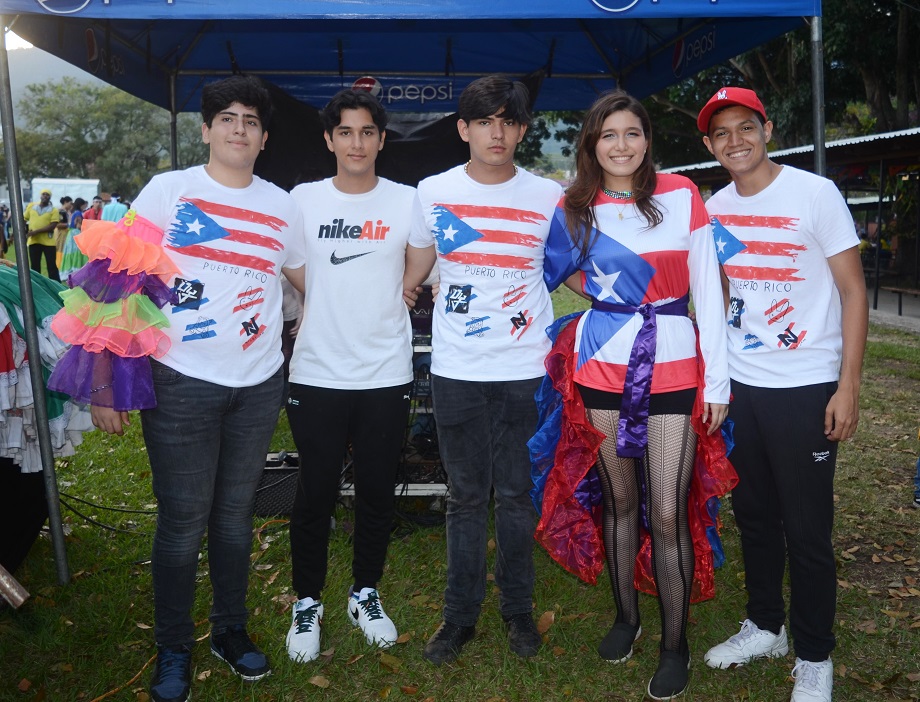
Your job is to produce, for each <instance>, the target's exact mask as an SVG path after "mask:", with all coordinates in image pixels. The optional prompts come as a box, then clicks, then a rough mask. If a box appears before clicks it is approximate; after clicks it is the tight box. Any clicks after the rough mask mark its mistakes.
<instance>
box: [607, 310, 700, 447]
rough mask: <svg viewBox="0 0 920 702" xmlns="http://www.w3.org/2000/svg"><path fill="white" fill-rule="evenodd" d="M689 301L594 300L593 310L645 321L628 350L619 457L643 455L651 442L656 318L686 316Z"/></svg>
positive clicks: (618, 435)
mask: <svg viewBox="0 0 920 702" xmlns="http://www.w3.org/2000/svg"><path fill="white" fill-rule="evenodd" d="M689 304H690V295H689V294H687V295H684V296H683V297H680V298H678V299H676V300H672V301H671V302H667V303H665V304H663V305H660V306H658V307H655V306H654V305H652V304H650V303H646V304H644V305H639V306H635V305H616V304H613V303H610V302H601V301H600V300H591V309H594V310H599V311H601V312H614V313H619V314H630V315H632V314H636V313H639V314H641V315H642V320H643V321H642V328H641V329H639V333H638V334H637V335H636V340H635V341H634V342H633V347H632V351H630V353H629V365H628V366H626V379H625V380H624V381H623V402H622V404H621V405H620V423H619V426H618V427H617V455H618V456H621V457H623V458H641V457H642V456H643V455H645V447H646V446H647V445H648V405H649V395H650V394H651V389H652V369H653V368H654V367H655V349H656V346H657V338H658V334H657V323H656V321H655V317H656V316H657V315H659V314H668V315H674V316H676V317H686V316H687V314H688V313H689V311H690V310H689Z"/></svg>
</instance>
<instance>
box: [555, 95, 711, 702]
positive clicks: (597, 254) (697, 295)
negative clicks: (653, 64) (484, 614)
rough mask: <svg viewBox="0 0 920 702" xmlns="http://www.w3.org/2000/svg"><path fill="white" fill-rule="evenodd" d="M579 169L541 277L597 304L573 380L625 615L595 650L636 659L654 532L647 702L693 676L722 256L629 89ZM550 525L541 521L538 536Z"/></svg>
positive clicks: (589, 125) (597, 107) (585, 135)
mask: <svg viewBox="0 0 920 702" xmlns="http://www.w3.org/2000/svg"><path fill="white" fill-rule="evenodd" d="M576 166H577V175H576V178H575V182H574V183H573V184H572V185H571V187H570V188H569V189H568V191H567V192H566V195H565V198H564V200H563V201H562V202H561V203H560V205H559V207H558V208H557V211H556V215H555V218H554V221H553V224H552V228H551V231H550V234H549V239H548V241H547V244H546V259H545V262H544V271H545V273H544V277H545V279H546V283H547V286H548V287H549V289H550V290H553V289H555V288H556V287H558V286H559V285H560V284H561V283H563V282H566V284H567V285H568V286H569V287H571V288H573V289H574V290H576V292H578V293H579V294H582V295H583V296H585V297H587V298H589V299H590V300H591V309H590V310H589V311H587V312H586V313H585V314H584V315H582V316H581V317H580V319H579V320H578V322H577V328H576V329H575V333H574V363H573V365H572V372H571V379H572V380H573V381H574V384H575V387H576V388H577V392H576V393H574V394H576V395H580V399H581V400H582V401H583V403H584V408H585V414H586V416H587V420H588V422H590V425H591V426H592V427H593V430H591V431H592V432H594V433H595V434H596V435H597V436H598V442H599V448H598V450H597V463H596V470H597V473H598V476H599V478H600V483H601V492H602V496H603V518H602V523H603V525H602V539H603V544H604V550H605V552H606V563H607V569H608V571H609V574H610V580H611V583H612V586H613V597H614V601H615V603H616V609H617V614H616V620H615V622H614V625H613V628H612V629H611V630H610V632H609V633H608V634H607V635H606V636H605V637H604V639H603V641H602V642H601V644H600V647H599V649H598V652H599V653H600V655H601V657H602V658H604V659H606V660H608V661H610V662H612V663H622V662H625V661H626V660H627V659H628V658H629V657H630V656H631V655H632V648H633V642H634V641H635V640H636V639H637V638H638V637H639V635H640V634H641V633H642V627H641V625H640V621H639V605H638V592H637V590H636V587H635V586H634V568H635V564H636V557H637V554H638V552H639V549H640V522H644V523H645V525H646V528H647V529H648V532H649V534H650V536H651V554H652V555H651V570H652V573H653V575H654V580H655V584H656V586H657V591H658V594H659V603H660V610H661V626H662V635H661V646H660V659H659V664H658V669H657V671H656V672H655V675H654V677H652V679H651V681H650V682H649V685H648V694H649V696H650V697H652V699H656V700H665V699H671V698H672V697H676V696H677V695H680V694H681V693H682V692H683V691H684V689H685V688H686V686H687V681H688V677H689V673H688V668H689V665H690V651H689V648H688V645H687V615H688V611H689V606H690V597H691V591H692V587H693V580H694V545H693V540H692V538H691V533H690V527H689V526H688V499H687V498H688V492H689V490H690V485H691V478H692V477H693V474H694V459H695V448H696V443H697V435H696V433H695V431H694V428H693V426H692V425H691V414H692V411H693V408H694V403H695V401H696V395H697V392H701V393H702V403H701V407H702V409H701V415H702V416H701V418H702V424H700V425H699V426H700V427H702V428H703V431H704V432H706V433H708V434H710V435H711V434H713V433H714V432H716V431H717V430H718V429H719V426H720V425H721V424H722V421H723V420H724V419H725V416H726V414H727V411H728V397H729V385H728V369H727V362H726V342H725V329H724V327H725V315H724V307H723V303H722V292H721V284H720V280H719V266H718V260H717V258H716V251H715V244H714V241H713V237H712V232H711V229H710V225H709V219H708V217H707V215H706V210H705V207H704V205H703V201H702V199H701V198H700V195H699V192H698V191H697V189H696V187H695V186H694V185H693V184H692V183H691V182H690V181H689V180H687V179H686V178H684V177H682V176H675V175H665V174H656V172H655V169H654V165H653V160H652V129H651V124H650V121H649V117H648V113H647V112H646V111H645V109H644V108H643V107H642V104H641V103H640V102H639V101H638V100H636V99H635V98H633V97H631V96H630V95H628V94H626V93H625V92H622V91H616V92H611V93H605V94H604V95H602V96H601V97H600V98H598V100H597V101H596V102H595V103H594V105H592V107H591V109H590V110H589V111H588V113H587V115H586V116H585V122H584V125H583V127H582V131H581V135H580V137H579V141H578V151H577V162H576ZM691 296H692V298H693V307H694V310H695V315H696V320H697V323H698V325H699V342H700V347H701V349H702V355H703V360H704V361H705V371H704V372H703V373H702V375H701V374H700V371H699V368H698V360H697V334H696V333H695V331H694V325H693V322H692V321H691V319H690V317H689V316H688V304H689V299H690V297H691ZM570 337H571V335H570ZM561 338H562V337H560V339H561ZM547 367H548V368H549V367H550V366H549V362H548V365H547ZM701 377H702V378H703V379H704V380H703V381H702V383H701V381H700V378H701ZM594 430H596V431H594ZM563 433H565V432H563ZM557 461H558V456H557ZM546 516H547V514H546V503H545V502H544V517H546ZM543 526H544V523H543V521H542V520H541V527H540V528H538V538H539V537H540V536H541V529H542V527H543Z"/></svg>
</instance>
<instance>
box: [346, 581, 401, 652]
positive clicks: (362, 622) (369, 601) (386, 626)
mask: <svg viewBox="0 0 920 702" xmlns="http://www.w3.org/2000/svg"><path fill="white" fill-rule="evenodd" d="M348 615H349V616H348V618H349V619H351V623H352V624H354V625H355V626H357V627H360V628H361V631H362V632H364V638H366V639H367V642H368V643H369V644H371V645H372V646H379V647H380V648H389V647H390V646H392V645H393V644H395V643H396V638H397V636H399V634H397V633H396V625H395V624H394V623H393V621H392V620H391V619H390V618H389V617H388V616H387V614H386V612H384V611H383V605H382V604H381V603H380V595H378V594H377V591H376V590H375V589H374V588H372V587H365V588H362V589H361V591H360V592H353V593H351V595H349V597H348Z"/></svg>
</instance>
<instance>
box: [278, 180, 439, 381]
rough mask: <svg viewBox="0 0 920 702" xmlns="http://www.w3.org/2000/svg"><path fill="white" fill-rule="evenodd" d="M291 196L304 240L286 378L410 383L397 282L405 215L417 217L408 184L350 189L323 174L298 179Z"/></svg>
mask: <svg viewBox="0 0 920 702" xmlns="http://www.w3.org/2000/svg"><path fill="white" fill-rule="evenodd" d="M291 195H292V196H293V197H294V200H295V201H296V202H297V205H298V206H299V208H300V211H301V213H302V215H303V219H304V232H305V235H306V246H307V268H306V295H305V298H304V317H303V323H302V324H301V327H300V332H299V333H298V334H297V342H296V343H295V344H294V355H293V357H292V358H291V382H292V383H299V384H302V385H312V386H315V387H321V388H335V389H340V390H364V389H371V388H386V387H393V386H395V385H403V384H405V383H408V382H411V380H412V328H411V323H410V321H409V312H408V310H407V309H406V304H405V302H403V298H402V282H403V272H404V271H405V262H406V242H407V241H408V239H409V231H410V229H411V227H412V221H413V218H415V219H416V220H418V221H419V222H423V220H422V213H421V209H420V207H419V205H418V202H417V198H416V196H415V188H410V187H409V186H406V185H399V184H398V183H394V182H392V181H389V180H386V179H385V178H378V181H377V186H376V187H375V188H374V189H373V190H371V191H370V192H367V193H362V194H360V195H350V194H347V193H343V192H340V191H339V190H337V189H336V187H335V186H334V185H333V183H332V178H327V179H326V180H323V181H320V182H318V183H305V184H303V185H298V186H297V187H296V188H294V190H292V191H291ZM422 226H423V225H422Z"/></svg>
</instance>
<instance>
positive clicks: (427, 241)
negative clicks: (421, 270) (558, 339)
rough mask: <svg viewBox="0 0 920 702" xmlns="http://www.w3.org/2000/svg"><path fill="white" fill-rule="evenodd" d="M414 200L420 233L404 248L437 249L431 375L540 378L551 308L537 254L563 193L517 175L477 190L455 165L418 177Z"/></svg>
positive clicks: (538, 180)
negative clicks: (421, 218)
mask: <svg viewBox="0 0 920 702" xmlns="http://www.w3.org/2000/svg"><path fill="white" fill-rule="evenodd" d="M418 195H419V199H420V200H421V204H422V210H423V212H424V215H425V219H426V223H427V229H424V228H419V227H417V228H415V229H413V231H412V234H411V235H410V237H409V243H410V244H411V245H412V246H415V247H418V248H426V247H428V246H431V245H435V246H436V247H437V253H438V272H439V275H440V293H439V298H438V300H436V301H435V306H434V309H435V311H434V321H433V330H432V354H431V372H432V373H434V374H435V375H440V376H442V377H445V378H452V379H454V380H471V381H509V380H527V379H531V378H538V377H540V376H542V375H543V374H544V373H545V369H544V367H543V361H544V359H545V358H546V354H547V352H548V351H549V348H550V343H549V339H548V338H547V336H546V334H545V329H546V327H547V326H549V325H550V324H551V323H552V321H553V306H552V302H551V301H550V297H549V293H548V291H547V290H546V285H545V284H544V282H543V248H544V245H545V243H546V237H547V235H548V234H549V225H550V221H551V220H552V216H553V210H554V209H555V207H556V203H557V202H558V200H559V198H560V196H561V195H562V188H561V187H560V186H559V184H558V183H555V182H553V181H551V180H547V179H546V178H540V177H538V176H535V175H533V174H532V173H529V172H527V171H525V170H524V169H523V168H518V169H517V172H516V174H515V175H514V176H513V177H512V178H511V179H510V180H508V181H506V182H504V183H499V184H496V185H484V184H482V183H478V182H476V181H475V180H473V179H472V178H470V177H469V175H467V174H466V172H465V171H464V168H463V166H457V167H456V168H452V169H451V170H449V171H446V172H444V173H441V174H439V175H436V176H432V177H430V178H426V179H425V180H423V181H422V182H421V183H419V186H418Z"/></svg>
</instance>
